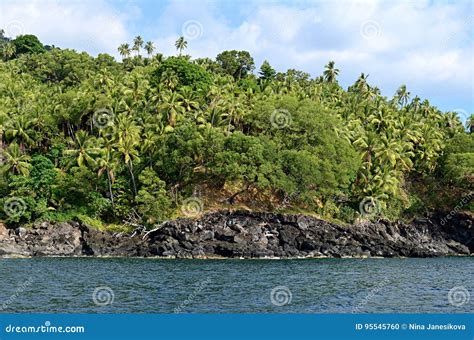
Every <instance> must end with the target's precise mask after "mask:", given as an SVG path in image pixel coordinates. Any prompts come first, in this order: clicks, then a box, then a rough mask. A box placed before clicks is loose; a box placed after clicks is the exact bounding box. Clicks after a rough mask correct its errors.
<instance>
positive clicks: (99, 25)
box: [0, 0, 128, 54]
mask: <svg viewBox="0 0 474 340" xmlns="http://www.w3.org/2000/svg"><path fill="white" fill-rule="evenodd" d="M126 18H127V16H124V15H123V14H120V13H118V12H117V11H116V10H114V9H113V8H112V7H110V6H109V5H107V4H106V3H105V2H103V1H50V0H45V1H38V0H36V1H8V0H7V1H2V2H0V27H3V28H5V30H6V33H7V35H11V36H15V35H18V34H28V33H32V34H35V35H37V36H38V38H39V39H40V40H41V41H43V42H44V43H45V44H54V45H56V46H60V47H62V48H74V49H76V50H78V51H88V52H90V53H92V54H97V53H99V52H107V53H111V54H116V49H117V46H118V45H119V44H120V43H121V42H123V41H125V40H127V38H128V34H127V29H126V26H125V21H126Z"/></svg>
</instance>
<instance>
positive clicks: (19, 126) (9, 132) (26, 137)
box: [5, 115, 35, 147]
mask: <svg viewBox="0 0 474 340" xmlns="http://www.w3.org/2000/svg"><path fill="white" fill-rule="evenodd" d="M34 123H35V122H34V120H33V119H31V118H30V117H26V116H25V115H20V116H17V117H15V119H12V120H10V121H9V124H8V125H7V126H6V129H5V136H6V137H7V138H11V139H15V140H18V141H19V142H20V146H21V147H23V146H24V145H25V144H26V145H27V146H32V145H33V144H34V143H35V136H34V135H35V134H34V130H33V125H34Z"/></svg>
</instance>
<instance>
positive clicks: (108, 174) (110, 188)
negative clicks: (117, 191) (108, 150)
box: [107, 169, 115, 208]
mask: <svg viewBox="0 0 474 340" xmlns="http://www.w3.org/2000/svg"><path fill="white" fill-rule="evenodd" d="M107 179H108V182H109V194H110V201H111V202H112V208H115V202H114V193H113V191H112V180H111V178H110V171H109V170H108V169H107Z"/></svg>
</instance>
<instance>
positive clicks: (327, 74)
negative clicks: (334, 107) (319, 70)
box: [323, 61, 339, 83]
mask: <svg viewBox="0 0 474 340" xmlns="http://www.w3.org/2000/svg"><path fill="white" fill-rule="evenodd" d="M335 64H336V63H335V62H334V61H330V62H329V63H328V64H327V65H326V66H325V67H324V68H325V70H324V73H323V75H324V80H325V81H326V82H327V83H335V82H336V81H337V80H336V77H337V75H338V74H339V69H337V68H335Z"/></svg>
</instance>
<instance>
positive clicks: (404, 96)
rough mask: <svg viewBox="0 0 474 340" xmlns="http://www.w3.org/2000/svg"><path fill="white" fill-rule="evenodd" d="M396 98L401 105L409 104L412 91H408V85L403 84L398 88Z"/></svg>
mask: <svg viewBox="0 0 474 340" xmlns="http://www.w3.org/2000/svg"><path fill="white" fill-rule="evenodd" d="M395 98H396V99H397V101H398V104H399V105H400V106H401V107H403V106H405V105H407V103H408V101H409V100H410V92H408V91H407V87H406V85H402V86H400V87H399V88H398V90H397V93H396V94H395Z"/></svg>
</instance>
